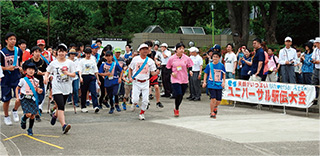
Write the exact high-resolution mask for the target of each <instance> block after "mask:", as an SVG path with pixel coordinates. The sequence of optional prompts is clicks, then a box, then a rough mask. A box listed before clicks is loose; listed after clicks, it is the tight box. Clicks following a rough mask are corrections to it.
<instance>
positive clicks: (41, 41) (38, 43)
mask: <svg viewBox="0 0 320 156" xmlns="http://www.w3.org/2000/svg"><path fill="white" fill-rule="evenodd" d="M38 45H46V42H45V41H44V39H39V40H37V46H38Z"/></svg>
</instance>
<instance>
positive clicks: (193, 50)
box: [188, 47, 199, 53]
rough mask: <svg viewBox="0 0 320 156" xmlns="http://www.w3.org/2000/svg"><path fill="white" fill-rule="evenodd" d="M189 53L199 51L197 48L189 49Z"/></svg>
mask: <svg viewBox="0 0 320 156" xmlns="http://www.w3.org/2000/svg"><path fill="white" fill-rule="evenodd" d="M188 50H189V52H197V53H198V52H199V49H198V48H197V47H191V48H190V49H188Z"/></svg>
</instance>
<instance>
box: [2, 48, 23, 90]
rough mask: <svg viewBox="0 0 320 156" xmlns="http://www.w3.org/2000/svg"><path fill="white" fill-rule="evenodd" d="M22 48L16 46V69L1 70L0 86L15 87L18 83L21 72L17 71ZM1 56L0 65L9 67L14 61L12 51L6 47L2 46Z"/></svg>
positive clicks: (20, 60)
mask: <svg viewBox="0 0 320 156" xmlns="http://www.w3.org/2000/svg"><path fill="white" fill-rule="evenodd" d="M22 54H23V52H22V50H21V49H20V48H18V55H17V56H18V57H17V64H16V66H17V67H16V69H15V70H14V71H7V70H5V71H3V75H4V77H3V78H2V80H1V86H2V87H6V86H10V87H15V86H17V85H18V83H19V80H20V77H21V74H20V71H19V68H18V67H19V66H20V63H21V62H22ZM0 57H1V59H0V60H1V66H2V67H9V66H12V65H13V62H14V51H10V50H8V49H7V47H4V48H3V49H2V53H1V54H0Z"/></svg>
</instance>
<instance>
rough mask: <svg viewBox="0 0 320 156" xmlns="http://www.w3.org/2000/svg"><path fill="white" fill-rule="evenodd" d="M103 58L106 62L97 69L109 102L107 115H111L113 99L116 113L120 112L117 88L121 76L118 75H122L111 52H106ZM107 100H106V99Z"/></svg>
mask: <svg viewBox="0 0 320 156" xmlns="http://www.w3.org/2000/svg"><path fill="white" fill-rule="evenodd" d="M105 58H106V60H107V62H105V63H103V64H102V65H101V66H100V68H99V73H100V75H101V76H103V77H104V87H105V88H106V90H107V94H108V98H109V100H110V106H111V108H110V111H109V114H113V112H114V103H113V98H114V102H115V107H116V110H117V111H118V112H121V109H120V107H119V97H118V88H119V83H121V80H120V79H121V78H122V77H121V75H120V74H119V73H122V68H121V67H120V65H119V64H118V63H116V62H113V61H112V59H113V54H112V52H111V51H107V52H106V55H105ZM106 100H107V99H106Z"/></svg>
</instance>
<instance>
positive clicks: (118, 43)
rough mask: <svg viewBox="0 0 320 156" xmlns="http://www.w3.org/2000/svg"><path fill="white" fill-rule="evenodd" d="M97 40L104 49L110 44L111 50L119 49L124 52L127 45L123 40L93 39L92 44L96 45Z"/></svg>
mask: <svg viewBox="0 0 320 156" xmlns="http://www.w3.org/2000/svg"><path fill="white" fill-rule="evenodd" d="M97 40H101V41H102V46H103V47H105V46H107V45H108V44H110V45H111V46H112V47H113V48H115V47H120V48H121V50H123V51H124V50H125V48H126V45H127V44H128V41H127V40H126V39H123V38H93V39H92V43H91V44H93V43H96V41H97Z"/></svg>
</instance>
